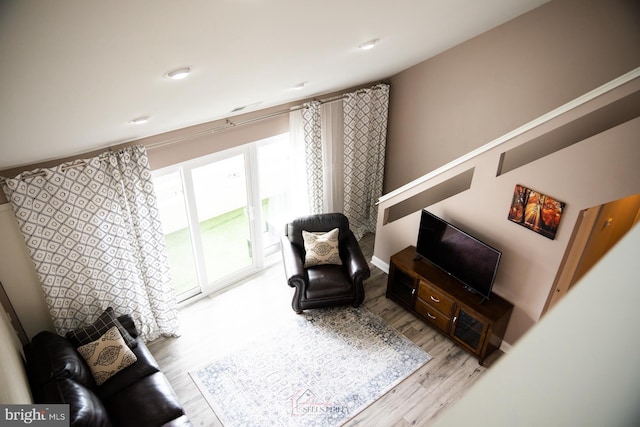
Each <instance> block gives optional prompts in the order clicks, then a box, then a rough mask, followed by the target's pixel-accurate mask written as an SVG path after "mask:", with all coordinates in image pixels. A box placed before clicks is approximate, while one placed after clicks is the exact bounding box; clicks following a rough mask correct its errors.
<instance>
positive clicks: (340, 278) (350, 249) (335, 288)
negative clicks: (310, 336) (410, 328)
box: [282, 213, 371, 313]
mask: <svg viewBox="0 0 640 427" xmlns="http://www.w3.org/2000/svg"><path fill="white" fill-rule="evenodd" d="M334 228H338V229H339V233H338V240H339V251H340V259H341V261H342V265H335V264H328V265H326V264H325V265H316V266H312V267H307V268H305V267H304V260H305V246H304V239H303V236H302V230H305V231H308V232H327V231H331V230H333V229H334ZM282 257H283V261H284V270H285V274H286V277H287V283H288V284H289V286H291V287H292V288H295V293H294V295H293V301H292V302H291V306H292V307H293V310H294V311H295V312H296V313H302V311H303V310H306V309H309V308H318V307H326V306H334V305H343V304H351V305H352V306H354V307H357V306H359V305H360V304H362V301H363V300H364V286H363V281H364V280H366V279H367V278H369V276H370V274H371V273H370V270H369V266H368V265H367V261H366V260H365V258H364V255H363V254H362V250H361V249H360V245H358V242H357V240H356V238H355V236H354V235H353V232H352V231H351V230H350V229H349V220H348V219H347V217H346V216H344V215H343V214H341V213H330V214H319V215H310V216H306V217H302V218H298V219H296V220H294V221H293V222H291V223H289V224H287V225H286V226H285V230H284V235H283V236H282Z"/></svg>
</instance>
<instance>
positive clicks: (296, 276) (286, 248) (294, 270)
mask: <svg viewBox="0 0 640 427" xmlns="http://www.w3.org/2000/svg"><path fill="white" fill-rule="evenodd" d="M280 242H281V246H282V262H283V264H284V272H285V275H286V277H287V283H288V284H289V286H291V287H292V288H293V287H295V286H300V287H302V286H304V283H305V280H306V279H305V277H306V275H305V271H304V263H303V260H302V257H301V256H300V253H299V252H298V250H297V249H296V247H295V246H294V245H293V243H291V241H290V240H289V237H288V236H286V235H285V236H282V237H281V239H280Z"/></svg>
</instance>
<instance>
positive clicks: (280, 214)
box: [154, 134, 290, 300]
mask: <svg viewBox="0 0 640 427" xmlns="http://www.w3.org/2000/svg"><path fill="white" fill-rule="evenodd" d="M289 161H290V159H289V138H288V135H287V134H285V135H280V136H278V137H274V138H269V139H267V140H264V141H260V142H257V143H254V144H249V145H246V146H243V147H238V148H235V149H231V150H226V151H224V152H221V153H216V154H215V155H211V156H207V157H205V158H201V159H197V160H194V161H190V162H187V163H185V164H181V165H178V166H175V167H170V168H166V169H163V170H160V171H156V172H155V173H154V183H155V186H156V192H157V194H158V201H159V208H160V213H161V220H162V224H163V227H164V234H165V240H166V243H167V250H168V252H169V262H170V267H171V274H172V279H173V282H174V288H175V290H176V294H177V295H178V299H179V300H184V299H186V298H189V297H191V296H194V295H197V294H199V293H201V292H212V291H215V290H217V289H220V288H222V287H224V286H227V285H229V284H231V283H233V282H234V281H236V280H239V279H240V278H242V277H245V276H247V275H249V274H252V273H254V272H255V271H257V270H259V269H260V268H262V267H263V266H264V265H265V261H266V260H267V259H268V258H269V257H272V258H273V257H278V258H279V239H280V236H281V234H282V230H283V225H284V222H285V221H286V213H287V211H288V204H289V200H290V197H289V179H288V176H287V173H288V170H289V167H288V165H289V164H290V163H289Z"/></svg>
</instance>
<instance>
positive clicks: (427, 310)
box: [416, 298, 451, 334]
mask: <svg viewBox="0 0 640 427" xmlns="http://www.w3.org/2000/svg"><path fill="white" fill-rule="evenodd" d="M416 311H417V312H418V313H419V314H420V315H422V318H423V319H425V320H427V321H429V322H430V323H432V324H433V325H434V326H436V327H437V328H438V329H440V330H441V331H443V332H444V333H446V334H448V333H449V328H450V327H451V318H450V317H448V316H446V315H444V314H442V313H440V312H439V311H438V310H436V309H435V308H434V307H432V306H431V305H429V304H427V303H426V302H425V301H423V300H422V299H420V298H418V299H416Z"/></svg>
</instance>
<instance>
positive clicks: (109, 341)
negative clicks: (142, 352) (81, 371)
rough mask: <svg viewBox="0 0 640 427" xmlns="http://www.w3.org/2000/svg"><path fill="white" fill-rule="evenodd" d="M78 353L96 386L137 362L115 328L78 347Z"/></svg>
mask: <svg viewBox="0 0 640 427" xmlns="http://www.w3.org/2000/svg"><path fill="white" fill-rule="evenodd" d="M78 353H80V354H81V355H82V357H84V360H86V361H87V364H88V365H89V369H91V373H92V374H93V377H94V378H95V380H96V384H98V385H101V384H102V383H104V382H105V381H106V380H108V379H109V378H111V377H112V376H114V375H115V374H117V373H118V372H120V371H121V370H123V369H124V368H126V367H127V366H129V365H131V364H132V363H134V362H135V361H137V360H138V358H137V357H136V355H135V354H133V352H132V351H131V349H130V348H129V347H128V346H127V344H126V343H125V342H124V339H123V338H122V335H120V331H118V328H117V327H115V326H113V327H112V328H111V329H109V330H108V331H107V332H105V334H104V335H102V336H101V337H100V338H98V339H97V340H95V341H93V342H90V343H89V344H85V345H83V346H80V347H78Z"/></svg>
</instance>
